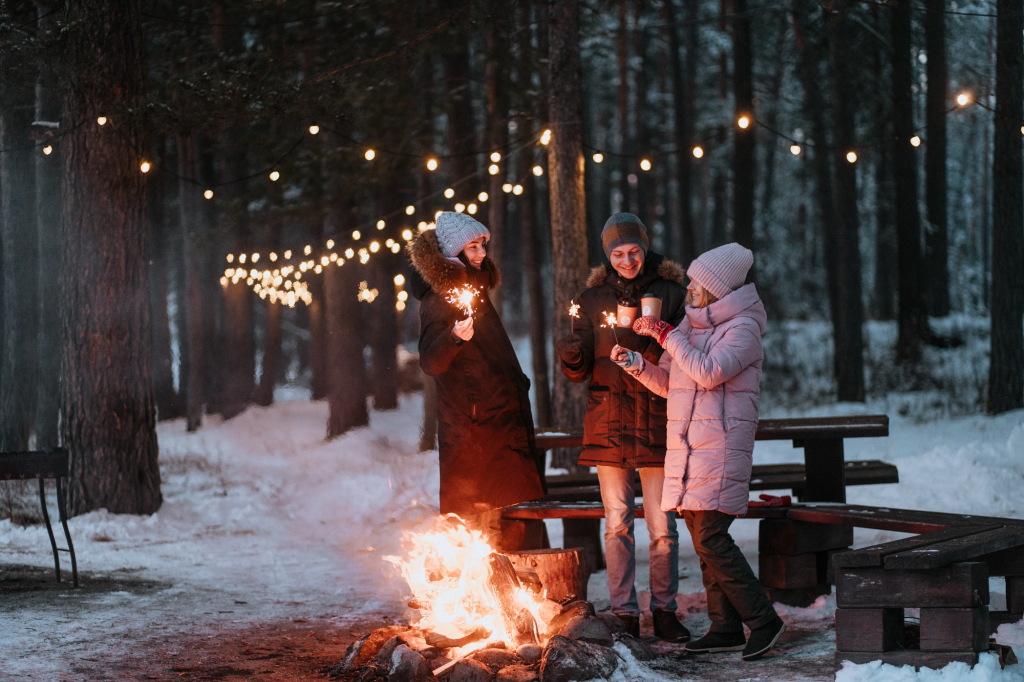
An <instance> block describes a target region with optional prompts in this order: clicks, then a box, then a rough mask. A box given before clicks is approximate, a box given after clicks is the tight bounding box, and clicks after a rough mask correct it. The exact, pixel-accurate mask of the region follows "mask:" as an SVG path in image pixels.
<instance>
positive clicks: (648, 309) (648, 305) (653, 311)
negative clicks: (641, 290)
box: [640, 295, 661, 319]
mask: <svg viewBox="0 0 1024 682" xmlns="http://www.w3.org/2000/svg"><path fill="white" fill-rule="evenodd" d="M640 315H641V316H642V317H648V316H650V317H657V318H659V319H660V318H661V297H660V296H655V295H649V296H644V297H642V298H641V299H640Z"/></svg>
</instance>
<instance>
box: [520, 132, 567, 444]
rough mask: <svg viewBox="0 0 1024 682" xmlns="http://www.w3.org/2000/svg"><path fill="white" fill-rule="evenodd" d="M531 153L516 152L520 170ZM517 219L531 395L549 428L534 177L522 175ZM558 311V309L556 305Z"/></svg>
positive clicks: (527, 150)
mask: <svg viewBox="0 0 1024 682" xmlns="http://www.w3.org/2000/svg"><path fill="white" fill-rule="evenodd" d="M532 162H533V149H532V148H531V147H525V148H523V149H522V150H521V151H520V152H519V167H520V168H529V167H530V166H531V165H532ZM518 201H519V215H520V218H521V221H522V228H523V256H524V258H523V260H524V266H525V269H526V290H527V294H528V296H529V298H530V356H531V358H530V359H531V362H532V365H533V395H534V399H535V400H536V402H537V412H536V414H535V415H534V418H535V419H536V422H537V426H552V425H553V424H552V421H551V377H550V376H549V375H548V334H547V320H546V319H545V317H546V316H545V312H546V310H547V306H545V305H544V281H543V279H542V275H541V263H540V261H541V243H540V234H539V230H538V229H537V183H536V182H534V179H533V174H532V173H526V174H524V175H523V193H522V195H521V196H520V197H519V200H518ZM555 310H556V311H559V306H558V305H557V303H556V305H555Z"/></svg>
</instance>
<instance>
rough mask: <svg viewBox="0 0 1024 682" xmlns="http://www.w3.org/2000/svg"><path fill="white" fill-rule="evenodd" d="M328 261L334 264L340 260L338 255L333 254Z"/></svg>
mask: <svg viewBox="0 0 1024 682" xmlns="http://www.w3.org/2000/svg"><path fill="white" fill-rule="evenodd" d="M328 260H330V261H331V262H332V263H333V262H334V261H336V260H338V254H336V253H332V254H331V257H330V258H329V259H328Z"/></svg>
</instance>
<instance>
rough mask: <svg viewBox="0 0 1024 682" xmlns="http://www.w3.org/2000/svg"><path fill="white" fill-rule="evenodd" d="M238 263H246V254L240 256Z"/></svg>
mask: <svg viewBox="0 0 1024 682" xmlns="http://www.w3.org/2000/svg"><path fill="white" fill-rule="evenodd" d="M238 262H239V263H242V264H244V263H245V254H244V253H240V254H238Z"/></svg>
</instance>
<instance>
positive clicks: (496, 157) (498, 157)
mask: <svg viewBox="0 0 1024 682" xmlns="http://www.w3.org/2000/svg"><path fill="white" fill-rule="evenodd" d="M491 161H493V162H494V163H498V162H499V161H501V154H500V153H498V152H491Z"/></svg>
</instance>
